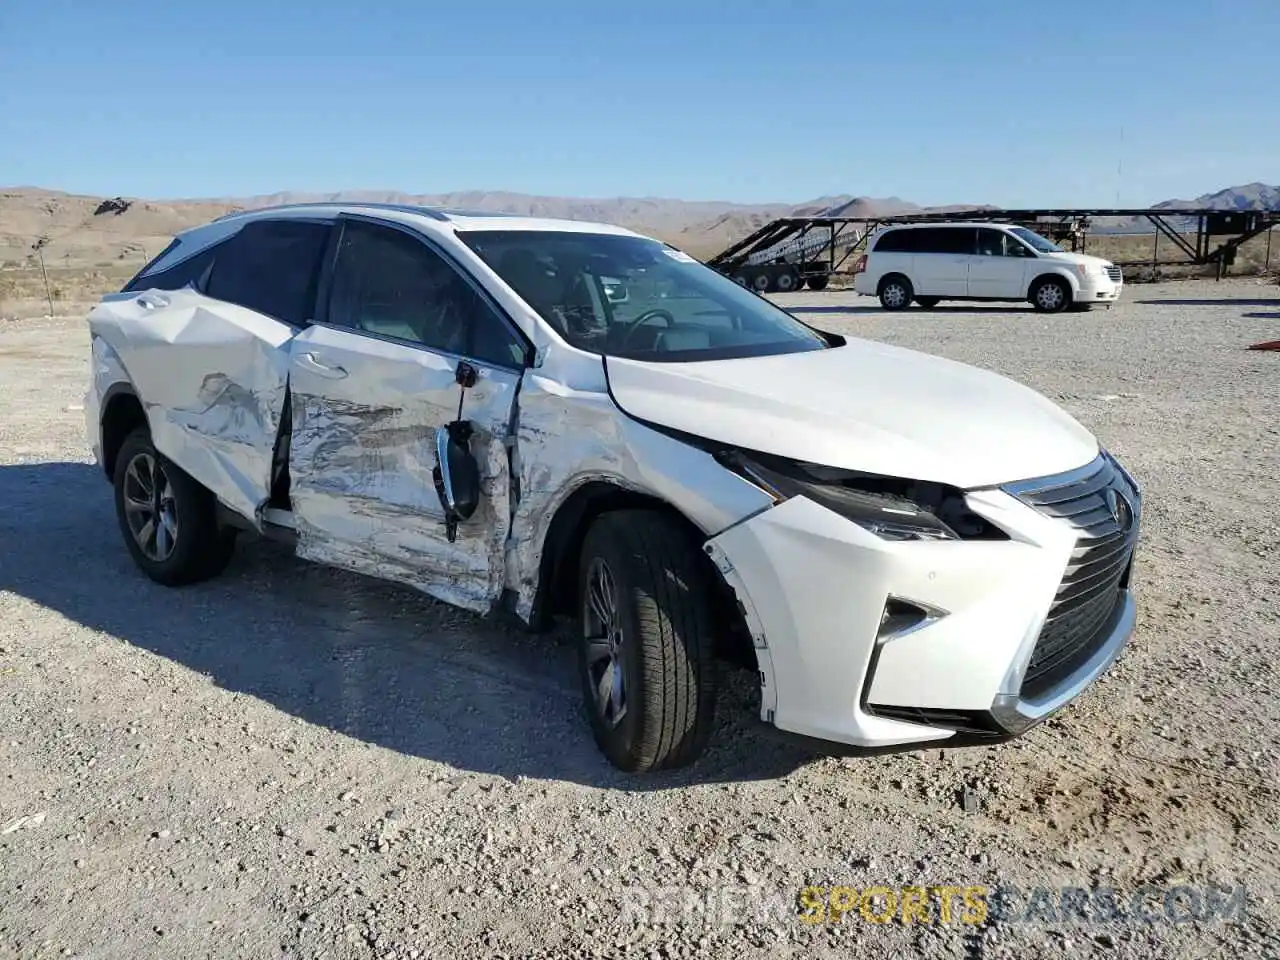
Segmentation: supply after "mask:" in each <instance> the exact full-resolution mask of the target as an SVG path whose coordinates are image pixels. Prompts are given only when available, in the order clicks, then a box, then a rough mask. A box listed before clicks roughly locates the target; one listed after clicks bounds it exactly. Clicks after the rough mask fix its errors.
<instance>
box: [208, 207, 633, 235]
mask: <svg viewBox="0 0 1280 960" xmlns="http://www.w3.org/2000/svg"><path fill="white" fill-rule="evenodd" d="M344 213H346V214H365V215H368V216H374V217H378V218H379V219H385V220H392V221H396V222H401V223H411V224H413V225H414V226H418V227H420V228H423V227H425V228H428V229H429V230H432V231H439V230H440V229H441V228H448V229H452V230H454V231H459V232H465V231H469V230H547V231H558V232H570V233H601V234H613V235H618V236H632V237H635V236H641V234H637V233H635V232H634V231H632V230H628V229H626V228H625V227H620V226H617V225H616V224H611V223H600V222H595V221H590V220H571V219H568V218H563V217H531V216H524V215H521V214H512V213H497V212H494V211H488V210H460V209H456V208H452V207H432V206H426V205H422V206H418V205H415V204H401V203H370V202H364V201H341V200H334V201H323V202H317V203H288V204H279V205H276V206H271V207H255V208H252V209H249V210H237V211H235V212H233V213H228V214H226V215H224V216H221V217H219V218H218V219H216V220H214V221H212V222H211V223H210V224H205V225H204V226H203V227H196V228H195V230H203V229H206V228H208V227H210V226H212V224H224V225H228V226H231V225H235V226H239V225H242V224H244V223H247V222H249V221H252V220H261V219H277V218H281V217H287V218H292V217H302V218H311V217H323V218H325V219H330V218H333V217H336V216H338V215H340V214H344ZM233 229H234V227H233Z"/></svg>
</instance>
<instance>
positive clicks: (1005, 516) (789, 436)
mask: <svg viewBox="0 0 1280 960" xmlns="http://www.w3.org/2000/svg"><path fill="white" fill-rule="evenodd" d="M1030 262H1034V261H1030ZM88 321H89V332H90V342H91V347H90V359H91V362H90V365H89V375H90V385H89V391H88V398H87V403H86V406H85V416H86V420H87V423H86V426H87V429H88V439H89V442H90V444H91V445H92V447H93V450H94V452H95V454H96V457H97V460H98V463H99V464H100V465H101V467H102V470H103V473H104V474H105V476H106V477H107V479H109V480H110V481H111V483H112V484H113V485H114V498H115V506H116V517H117V522H118V524H119V527H120V532H121V535H122V537H123V540H124V543H125V546H126V548H127V549H128V551H129V552H130V553H131V554H132V556H133V559H134V560H135V561H136V563H137V564H138V566H139V567H140V568H141V569H142V570H143V571H144V572H145V573H146V575H147V576H149V577H151V578H153V579H154V580H156V581H158V582H159V583H162V584H165V585H169V586H175V587H176V586H179V585H183V584H191V583H194V582H196V581H199V580H204V579H206V578H209V577H212V576H215V575H216V574H218V573H220V572H222V571H223V570H224V569H225V568H227V566H228V564H230V563H231V562H232V553H233V546H234V543H235V541H236V539H237V538H241V537H246V536H251V535H256V536H261V537H265V538H270V539H274V540H278V541H281V542H282V543H285V544H288V545H290V546H291V548H292V553H293V554H294V555H295V556H296V557H298V558H301V559H303V560H308V561H312V562H316V563H322V564H327V565H331V566H335V567H342V568H345V569H347V570H353V571H356V572H358V573H363V574H367V575H369V576H373V577H377V578H379V579H382V580H391V581H397V582H399V583H402V584H405V585H407V586H409V587H412V588H414V589H416V590H421V591H423V592H425V593H427V594H429V595H431V596H433V597H436V598H438V599H440V600H442V601H444V602H446V603H450V604H453V605H455V606H458V607H461V608H464V609H467V610H471V611H474V612H476V613H478V614H487V613H490V612H493V611H497V610H499V609H500V608H503V607H505V608H508V609H509V610H510V611H511V612H512V613H513V614H514V615H515V616H516V617H518V618H519V619H521V620H523V621H525V622H526V623H527V624H528V625H529V626H530V627H534V628H538V629H541V628H544V627H548V626H550V625H551V624H552V623H553V622H554V621H555V620H556V619H557V618H564V619H567V620H571V621H575V622H576V624H577V634H578V636H577V652H578V665H577V668H576V669H577V674H578V679H579V681H580V683H581V687H582V701H583V709H584V711H585V713H586V715H587V718H588V720H589V723H590V728H591V730H592V732H593V734H594V736H595V739H596V742H597V743H598V744H599V746H600V748H601V749H602V751H603V752H604V754H605V755H606V756H607V757H608V758H609V759H610V760H611V761H612V762H613V763H615V764H616V765H617V766H619V767H621V768H623V769H625V770H633V771H640V770H652V769H657V768H661V767H674V766H679V765H681V764H685V763H689V762H691V761H692V760H693V759H694V758H696V757H697V756H698V754H699V753H700V752H701V750H702V748H703V746H704V745H705V743H706V742H707V737H708V735H709V733H710V731H711V729H712V719H713V716H714V710H715V701H716V686H717V682H718V681H717V677H718V670H717V665H716V663H715V661H719V660H720V659H722V658H723V659H726V660H729V661H738V662H745V664H746V665H748V667H749V668H750V669H751V670H752V671H753V672H754V673H755V674H756V676H757V677H758V684H759V694H760V700H759V709H760V718H761V719H762V720H763V721H764V722H765V723H766V724H769V725H771V726H772V727H775V728H777V729H778V730H781V731H785V732H787V733H790V734H794V735H797V736H800V737H804V738H808V739H809V741H810V742H816V741H822V742H825V744H826V745H830V744H832V743H834V744H839V745H842V746H841V748H840V749H844V747H845V746H847V745H852V746H854V747H860V748H871V749H883V748H886V747H894V746H901V745H908V744H911V745H919V744H924V743H928V744H930V745H933V746H938V745H942V746H950V745H953V744H958V743H963V742H973V741H974V740H975V739H976V740H978V741H981V742H991V741H996V740H1000V739H1005V738H1008V737H1011V736H1016V735H1017V734H1020V733H1021V732H1023V731H1024V730H1026V729H1027V728H1028V727H1029V726H1031V725H1032V724H1034V723H1036V722H1038V721H1040V720H1042V719H1044V718H1045V717H1047V716H1049V715H1050V714H1052V713H1053V712H1054V711H1056V710H1058V709H1059V708H1060V707H1062V706H1063V705H1064V704H1066V703H1068V702H1069V701H1071V700H1072V699H1074V698H1075V697H1076V696H1078V695H1079V694H1080V693H1081V692H1082V691H1084V690H1085V689H1086V688H1087V687H1088V686H1089V685H1090V684H1091V683H1093V681H1094V680H1095V679H1097V678H1098V677H1099V676H1100V675H1101V674H1102V673H1103V672H1104V671H1105V670H1106V669H1107V668H1108V666H1109V665H1110V664H1111V662H1112V661H1113V660H1115V659H1116V657H1117V656H1118V655H1119V654H1120V651H1121V650H1122V648H1123V647H1124V646H1125V644H1126V643H1127V641H1128V639H1129V636H1130V634H1131V633H1132V631H1133V627H1134V620H1135V606H1134V600H1133V597H1132V595H1131V592H1130V570H1131V567H1132V563H1133V557H1134V551H1135V546H1136V544H1137V539H1138V530H1139V527H1140V514H1141V495H1140V491H1139V488H1138V485H1137V484H1136V483H1135V482H1134V480H1133V478H1132V477H1130V476H1129V474H1128V473H1127V472H1126V471H1125V470H1124V468H1123V467H1121V466H1120V464H1119V463H1118V462H1117V461H1116V460H1115V459H1114V458H1113V457H1112V456H1111V455H1110V454H1109V453H1108V452H1107V451H1106V450H1105V449H1103V448H1101V447H1100V446H1099V444H1098V441H1097V440H1096V439H1095V438H1094V437H1093V435H1092V434H1090V433H1089V432H1088V431H1087V430H1086V429H1085V428H1084V427H1083V426H1081V425H1080V424H1079V423H1077V422H1076V421H1075V420H1074V419H1072V418H1071V416H1069V415H1068V414H1067V413H1066V412H1064V411H1063V410H1062V409H1060V408H1059V407H1058V406H1056V405H1055V404H1053V403H1051V402H1050V401H1049V400H1047V399H1046V398H1045V397H1043V396H1041V395H1040V394H1038V393H1036V392H1034V391H1033V390H1031V389H1030V388H1028V387H1025V386H1023V385H1021V384H1018V383H1015V382H1013V381H1011V380H1008V379H1006V378H1004V377H1001V376H999V375H997V374H995V373H992V372H990V371H987V370H982V369H978V368H975V367H971V366H965V365H963V364H960V363H956V362H953V361H951V360H945V359H942V358H939V357H930V356H927V355H925V354H922V353H916V352H913V351H910V350H905V349H902V348H900V347H894V346H889V345H887V344H882V343H875V342H871V341H868V340H861V339H858V338H856V337H852V336H846V335H843V334H837V333H831V332H826V331H822V330H818V329H814V328H812V327H810V326H808V325H806V324H805V323H803V322H802V321H801V320H800V319H798V318H797V317H795V316H792V315H790V314H788V313H786V312H785V311H783V310H782V309H780V308H779V307H777V306H776V305H774V304H773V303H771V302H770V301H769V300H767V299H765V298H764V297H761V296H757V295H756V294H755V293H752V292H751V291H749V290H744V289H743V288H742V287H740V286H738V285H737V284H736V283H734V282H733V281H732V280H730V279H729V278H728V277H725V276H722V275H721V274H719V273H717V272H716V271H715V270H713V269H711V268H709V267H707V266H704V265H703V264H701V263H698V262H697V261H696V260H694V259H693V258H692V257H690V256H688V255H687V254H685V253H683V252H681V251H680V250H677V249H675V248H673V247H671V246H669V245H667V244H664V243H661V242H659V241H658V240H654V239H651V238H649V237H644V236H640V235H638V234H635V233H632V232H631V231H629V230H623V229H621V228H618V227H613V226H609V225H606V224H593V223H581V222H576V221H564V220H547V219H533V218H522V217H500V216H494V215H490V214H484V213H467V212H459V211H451V210H437V209H433V208H426V207H402V206H388V205H374V204H355V203H350V204H310V205H300V206H286V207H276V208H268V209H263V210H255V211H251V212H245V213H238V214H233V215H231V216H228V217H225V218H223V219H221V220H217V221H214V222H213V223H210V224H207V225H205V226H202V227H198V228H196V229H194V230H191V231H188V232H186V233H184V234H182V235H180V236H179V237H178V238H177V239H176V240H175V241H174V242H173V244H171V245H170V247H169V248H167V249H166V250H165V251H163V252H162V253H161V254H160V255H159V256H158V257H157V258H156V259H155V260H153V261H152V262H151V263H150V264H148V265H147V266H146V267H145V268H144V269H143V270H142V272H141V273H140V274H139V275H138V276H137V277H135V278H134V279H133V280H132V281H131V282H130V283H129V284H127V285H126V286H125V288H124V289H123V290H121V291H119V292H118V293H111V294H108V295H107V296H105V297H104V298H103V300H102V302H101V303H100V304H98V305H97V306H96V307H95V308H94V310H93V311H92V313H91V314H90V315H89V318H88ZM254 569H255V568H241V569H240V570H239V571H237V575H238V576H239V577H241V578H242V579H248V578H250V577H252V576H254V575H255V574H254V573H253V570H254ZM233 570H234V568H233ZM210 596H211V595H210V594H204V595H203V597H204V598H206V599H207V598H208V597H210ZM149 602H152V603H154V604H155V605H156V607H157V609H159V610H160V611H161V615H163V611H165V610H166V609H168V608H169V604H170V603H172V602H174V601H169V602H168V603H166V602H165V601H163V600H161V599H160V598H159V597H154V598H152V599H151V600H150V601H149ZM196 602H197V605H202V604H204V603H205V600H204V599H202V600H198V601H196ZM210 629H211V631H213V629H214V628H212V627H211V628H210ZM211 636H212V632H211ZM224 642H227V643H235V644H239V647H238V650H240V651H241V652H242V653H243V655H245V656H252V652H251V651H252V638H251V637H250V638H244V637H227V638H226V639H225V641H224ZM422 642H423V643H445V642H447V639H446V638H443V637H433V636H431V630H430V627H429V626H427V625H424V627H423V637H422ZM548 655H549V656H550V655H551V654H550V653H549V654H548ZM358 681H359V678H358V677H352V678H351V680H350V682H351V683H352V684H358ZM405 707H406V704H402V703H397V704H388V705H387V707H386V709H387V710H388V711H402V710H404V709H405ZM395 722H398V723H413V722H415V721H414V718H413V717H412V715H408V714H406V715H404V716H402V717H399V718H398V719H397V720H396V721H395ZM517 733H518V731H517Z"/></svg>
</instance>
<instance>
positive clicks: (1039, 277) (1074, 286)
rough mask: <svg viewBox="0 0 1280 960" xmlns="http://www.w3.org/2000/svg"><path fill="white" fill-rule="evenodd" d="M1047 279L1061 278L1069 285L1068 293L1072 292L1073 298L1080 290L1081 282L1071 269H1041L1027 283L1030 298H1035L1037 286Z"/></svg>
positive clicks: (1028, 297)
mask: <svg viewBox="0 0 1280 960" xmlns="http://www.w3.org/2000/svg"><path fill="white" fill-rule="evenodd" d="M1045 280H1061V281H1062V282H1063V283H1065V284H1066V285H1067V293H1068V294H1070V296H1071V299H1072V300H1075V298H1076V294H1077V293H1079V292H1080V283H1079V281H1078V280H1077V279H1076V277H1075V275H1074V274H1073V273H1072V272H1071V271H1070V270H1065V269H1055V270H1041V271H1040V272H1039V273H1037V274H1036V275H1035V276H1034V277H1032V278H1031V282H1030V283H1029V284H1027V299H1028V300H1033V299H1035V295H1036V287H1038V286H1039V285H1040V284H1041V283H1043V282H1044V281H1045Z"/></svg>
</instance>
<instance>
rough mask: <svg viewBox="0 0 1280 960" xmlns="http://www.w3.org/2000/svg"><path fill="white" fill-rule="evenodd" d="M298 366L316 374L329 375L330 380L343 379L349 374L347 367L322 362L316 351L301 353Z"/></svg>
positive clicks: (320, 375)
mask: <svg viewBox="0 0 1280 960" xmlns="http://www.w3.org/2000/svg"><path fill="white" fill-rule="evenodd" d="M298 366H300V367H304V368H305V369H307V370H310V371H311V372H312V373H314V374H315V375H316V376H319V377H328V378H329V379H330V380H341V379H342V378H343V377H345V376H346V375H347V370H346V368H345V367H339V366H337V365H336V364H335V365H334V366H332V367H331V366H329V365H328V364H325V363H321V362H320V361H319V360H317V359H316V355H315V354H314V353H302V354H299V355H298Z"/></svg>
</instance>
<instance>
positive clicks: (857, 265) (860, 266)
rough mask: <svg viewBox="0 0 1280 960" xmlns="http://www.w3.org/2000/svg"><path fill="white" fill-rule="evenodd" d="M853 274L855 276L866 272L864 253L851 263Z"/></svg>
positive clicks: (865, 256)
mask: <svg viewBox="0 0 1280 960" xmlns="http://www.w3.org/2000/svg"><path fill="white" fill-rule="evenodd" d="M853 272H854V273H855V274H856V273H866V272H867V255H866V254H865V253H864V254H862V255H861V256H860V257H858V259H857V260H855V261H853Z"/></svg>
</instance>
